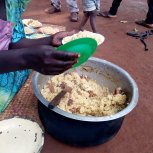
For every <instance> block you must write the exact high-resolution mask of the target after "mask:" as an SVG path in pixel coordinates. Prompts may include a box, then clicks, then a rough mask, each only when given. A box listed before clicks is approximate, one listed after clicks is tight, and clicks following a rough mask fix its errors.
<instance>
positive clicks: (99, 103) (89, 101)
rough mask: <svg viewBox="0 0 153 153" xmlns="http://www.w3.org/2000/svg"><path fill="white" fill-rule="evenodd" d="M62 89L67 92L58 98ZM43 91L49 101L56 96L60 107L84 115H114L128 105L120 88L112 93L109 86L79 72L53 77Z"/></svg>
mask: <svg viewBox="0 0 153 153" xmlns="http://www.w3.org/2000/svg"><path fill="white" fill-rule="evenodd" d="M61 91H62V92H63V91H64V92H65V93H64V94H63V96H62V97H61V96H60V97H59V98H57V97H58V95H60V92H61ZM41 93H42V95H43V96H44V97H45V99H46V100H47V101H49V102H51V101H54V100H55V97H56V102H57V107H59V108H60V109H62V110H64V111H66V112H69V113H73V114H80V115H83V116H107V115H113V114H115V113H117V112H119V111H121V110H122V109H123V108H125V107H126V99H127V97H126V95H125V94H124V93H123V92H122V90H121V89H120V88H118V89H117V90H116V91H115V92H114V93H111V92H110V91H109V89H108V88H106V87H102V86H100V85H99V84H98V83H96V81H95V80H92V79H90V78H88V77H86V76H79V75H78V73H77V72H71V73H67V74H61V75H58V76H54V77H52V78H51V79H49V80H48V82H47V83H46V85H45V86H44V88H43V89H42V90H41Z"/></svg>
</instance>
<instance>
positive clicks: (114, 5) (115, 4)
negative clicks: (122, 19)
mask: <svg viewBox="0 0 153 153" xmlns="http://www.w3.org/2000/svg"><path fill="white" fill-rule="evenodd" d="M121 2H122V0H113V3H112V6H111V8H110V10H109V13H110V14H111V15H116V14H117V11H118V8H119V6H120V4H121Z"/></svg>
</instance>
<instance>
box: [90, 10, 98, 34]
mask: <svg viewBox="0 0 153 153" xmlns="http://www.w3.org/2000/svg"><path fill="white" fill-rule="evenodd" d="M96 16H97V10H94V11H91V12H90V25H91V28H92V31H93V32H94V33H97V28H96Z"/></svg>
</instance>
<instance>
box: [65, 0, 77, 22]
mask: <svg viewBox="0 0 153 153" xmlns="http://www.w3.org/2000/svg"><path fill="white" fill-rule="evenodd" d="M66 2H67V4H68V8H69V11H70V13H71V15H70V20H71V21H72V22H77V21H78V19H79V17H78V14H79V8H78V4H77V0H66Z"/></svg>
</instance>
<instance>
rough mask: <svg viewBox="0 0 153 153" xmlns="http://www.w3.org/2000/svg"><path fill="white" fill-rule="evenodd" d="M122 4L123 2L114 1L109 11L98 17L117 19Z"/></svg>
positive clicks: (120, 0) (100, 13)
mask: <svg viewBox="0 0 153 153" xmlns="http://www.w3.org/2000/svg"><path fill="white" fill-rule="evenodd" d="M121 2H122V0H113V3H112V6H111V7H110V10H109V11H106V12H99V13H98V14H97V15H98V16H103V17H106V18H115V17H117V15H116V14H117V11H118V8H119V6H120V4H121Z"/></svg>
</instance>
